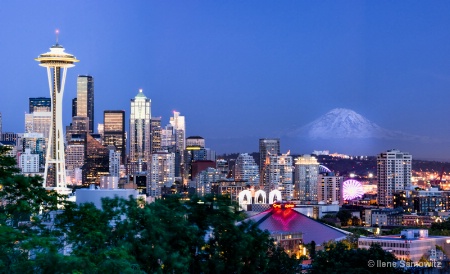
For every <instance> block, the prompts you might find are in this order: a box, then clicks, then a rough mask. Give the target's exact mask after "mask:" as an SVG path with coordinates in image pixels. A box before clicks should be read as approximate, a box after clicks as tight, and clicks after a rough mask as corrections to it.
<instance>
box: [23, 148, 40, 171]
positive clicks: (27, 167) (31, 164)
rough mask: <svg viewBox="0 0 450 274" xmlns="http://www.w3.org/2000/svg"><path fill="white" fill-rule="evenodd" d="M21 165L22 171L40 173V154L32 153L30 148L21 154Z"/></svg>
mask: <svg viewBox="0 0 450 274" xmlns="http://www.w3.org/2000/svg"><path fill="white" fill-rule="evenodd" d="M19 166H20V169H21V170H22V173H23V174H25V173H38V172H39V154H34V153H31V150H30V149H29V148H27V149H25V152H23V153H21V154H20V158H19Z"/></svg>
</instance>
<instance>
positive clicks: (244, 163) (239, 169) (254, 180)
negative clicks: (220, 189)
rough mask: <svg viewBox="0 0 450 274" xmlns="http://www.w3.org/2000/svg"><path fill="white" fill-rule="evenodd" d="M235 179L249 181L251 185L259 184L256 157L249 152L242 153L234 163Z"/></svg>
mask: <svg viewBox="0 0 450 274" xmlns="http://www.w3.org/2000/svg"><path fill="white" fill-rule="evenodd" d="M234 179H235V180H236V181H247V182H248V183H249V184H250V185H258V184H259V168H258V165H257V164H256V162H255V159H254V158H253V157H252V156H251V155H249V154H248V153H241V154H239V156H238V157H237V158H236V163H235V164H234Z"/></svg>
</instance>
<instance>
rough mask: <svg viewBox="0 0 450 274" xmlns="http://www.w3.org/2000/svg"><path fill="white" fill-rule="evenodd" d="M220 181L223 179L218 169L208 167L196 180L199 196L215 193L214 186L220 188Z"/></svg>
mask: <svg viewBox="0 0 450 274" xmlns="http://www.w3.org/2000/svg"><path fill="white" fill-rule="evenodd" d="M220 180H223V178H222V174H221V172H220V171H219V170H218V169H215V168H212V167H208V168H206V169H205V170H203V171H201V172H200V173H199V174H198V175H197V177H196V178H195V185H196V187H195V188H196V193H197V195H199V196H204V195H207V194H211V193H213V186H214V185H217V186H218V184H219V181H220Z"/></svg>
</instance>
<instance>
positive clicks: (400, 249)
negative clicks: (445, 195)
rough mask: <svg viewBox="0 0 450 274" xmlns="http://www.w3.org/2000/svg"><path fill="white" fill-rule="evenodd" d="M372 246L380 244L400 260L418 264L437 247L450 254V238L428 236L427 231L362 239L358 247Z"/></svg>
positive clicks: (366, 247)
mask: <svg viewBox="0 0 450 274" xmlns="http://www.w3.org/2000/svg"><path fill="white" fill-rule="evenodd" d="M372 244H379V245H380V246H381V248H382V249H383V250H386V251H389V252H391V253H392V254H393V255H395V256H396V257H397V258H398V259H401V260H411V261H413V262H418V261H419V260H420V258H421V257H422V256H424V255H425V256H426V255H427V254H429V253H430V251H432V250H433V249H435V248H436V246H440V247H441V248H442V249H443V250H444V251H445V253H447V254H450V253H449V252H450V237H448V236H428V230H426V229H405V230H403V231H402V232H401V234H400V235H391V236H377V237H361V238H359V240H358V247H359V248H365V249H368V248H370V246H371V245H372Z"/></svg>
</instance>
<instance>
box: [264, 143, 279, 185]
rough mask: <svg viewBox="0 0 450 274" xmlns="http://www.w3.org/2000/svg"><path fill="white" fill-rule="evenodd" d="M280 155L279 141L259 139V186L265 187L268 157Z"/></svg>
mask: <svg viewBox="0 0 450 274" xmlns="http://www.w3.org/2000/svg"><path fill="white" fill-rule="evenodd" d="M279 154H280V139H277V138H276V139H259V173H260V178H259V179H260V184H261V185H263V186H267V182H268V181H267V180H268V178H266V177H265V174H266V172H265V168H266V166H267V165H268V164H269V155H279Z"/></svg>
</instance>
